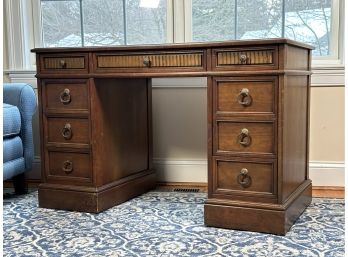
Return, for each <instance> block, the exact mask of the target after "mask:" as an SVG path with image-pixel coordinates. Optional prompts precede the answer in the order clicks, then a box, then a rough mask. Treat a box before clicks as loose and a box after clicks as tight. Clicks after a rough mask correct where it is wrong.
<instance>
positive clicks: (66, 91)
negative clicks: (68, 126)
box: [60, 88, 71, 104]
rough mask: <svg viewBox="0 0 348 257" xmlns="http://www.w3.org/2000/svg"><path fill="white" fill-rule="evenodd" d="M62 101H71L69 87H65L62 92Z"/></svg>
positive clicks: (67, 102)
mask: <svg viewBox="0 0 348 257" xmlns="http://www.w3.org/2000/svg"><path fill="white" fill-rule="evenodd" d="M60 102H61V103H62V104H69V103H70V102H71V95H70V90H69V88H65V89H64V90H63V92H62V93H60Z"/></svg>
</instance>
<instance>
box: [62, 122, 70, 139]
mask: <svg viewBox="0 0 348 257" xmlns="http://www.w3.org/2000/svg"><path fill="white" fill-rule="evenodd" d="M62 136H63V137H64V138H65V139H66V140H69V139H71V138H72V129H71V125H70V123H66V124H65V126H64V128H63V129H62Z"/></svg>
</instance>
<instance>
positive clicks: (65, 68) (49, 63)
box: [39, 52, 88, 74]
mask: <svg viewBox="0 0 348 257" xmlns="http://www.w3.org/2000/svg"><path fill="white" fill-rule="evenodd" d="M39 67H40V72H42V73H67V74H76V73H88V55H87V54H85V53H75V54H70V53H69V54H66V53H64V52H61V53H59V54H43V55H40V56H39Z"/></svg>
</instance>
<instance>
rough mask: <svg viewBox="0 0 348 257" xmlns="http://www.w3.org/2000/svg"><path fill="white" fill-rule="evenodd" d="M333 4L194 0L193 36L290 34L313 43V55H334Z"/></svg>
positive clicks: (291, 0) (306, 0) (199, 38)
mask: <svg viewBox="0 0 348 257" xmlns="http://www.w3.org/2000/svg"><path fill="white" fill-rule="evenodd" d="M283 1H284V2H283ZM331 5H332V0H267V1H264V0H254V1H244V0H231V1H227V0H213V1H208V0H193V2H192V38H193V40H194V41H214V40H221V39H258V38H275V37H286V38H290V39H294V40H297V41H301V42H305V43H308V44H311V45H313V46H314V47H315V48H316V49H315V50H314V51H313V55H317V56H323V55H324V56H325V55H329V54H330V31H331ZM235 6H237V8H235ZM283 6H284V9H283Z"/></svg>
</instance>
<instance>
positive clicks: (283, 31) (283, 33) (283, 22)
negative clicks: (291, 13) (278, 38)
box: [282, 0, 285, 37]
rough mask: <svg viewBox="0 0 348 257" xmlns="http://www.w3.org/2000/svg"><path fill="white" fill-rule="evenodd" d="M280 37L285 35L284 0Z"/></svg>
mask: <svg viewBox="0 0 348 257" xmlns="http://www.w3.org/2000/svg"><path fill="white" fill-rule="evenodd" d="M282 37H285V0H283V1H282Z"/></svg>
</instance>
